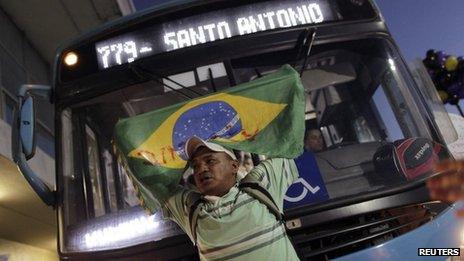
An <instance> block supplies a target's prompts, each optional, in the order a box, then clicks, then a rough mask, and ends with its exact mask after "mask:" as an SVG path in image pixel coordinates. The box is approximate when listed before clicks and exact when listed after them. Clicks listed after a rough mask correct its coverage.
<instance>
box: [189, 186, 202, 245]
mask: <svg viewBox="0 0 464 261" xmlns="http://www.w3.org/2000/svg"><path fill="white" fill-rule="evenodd" d="M204 201H205V199H204V198H203V196H202V195H201V194H200V193H198V192H191V193H190V194H189V195H188V196H187V200H186V206H187V209H188V211H189V212H188V213H189V225H190V233H191V235H192V239H193V244H194V245H197V221H198V216H199V214H200V208H199V207H198V206H199V205H200V204H201V203H203V202H204Z"/></svg>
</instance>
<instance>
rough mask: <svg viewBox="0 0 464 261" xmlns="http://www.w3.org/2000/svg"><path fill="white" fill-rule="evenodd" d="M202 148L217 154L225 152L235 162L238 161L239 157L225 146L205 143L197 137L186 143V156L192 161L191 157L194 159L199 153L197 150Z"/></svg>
mask: <svg viewBox="0 0 464 261" xmlns="http://www.w3.org/2000/svg"><path fill="white" fill-rule="evenodd" d="M202 146H205V147H207V148H208V149H210V150H212V151H215V152H224V153H226V154H227V155H229V156H230V157H231V158H232V159H233V160H237V157H236V156H235V154H234V153H233V152H232V151H230V150H228V149H226V148H224V147H223V146H221V145H219V144H216V143H212V142H208V141H204V140H202V139H200V138H198V137H196V136H193V137H192V138H190V139H188V140H187V142H186V143H185V155H187V158H188V159H189V160H191V158H190V157H192V156H193V155H194V153H195V151H197V149H198V148H200V147H202Z"/></svg>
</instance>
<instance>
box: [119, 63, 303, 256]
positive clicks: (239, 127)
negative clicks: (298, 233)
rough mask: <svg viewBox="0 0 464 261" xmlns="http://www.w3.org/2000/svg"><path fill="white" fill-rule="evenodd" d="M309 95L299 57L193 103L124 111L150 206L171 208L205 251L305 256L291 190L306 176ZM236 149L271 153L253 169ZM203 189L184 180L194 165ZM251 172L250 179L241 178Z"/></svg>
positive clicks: (127, 143) (126, 134)
mask: <svg viewBox="0 0 464 261" xmlns="http://www.w3.org/2000/svg"><path fill="white" fill-rule="evenodd" d="M304 108H305V99H304V91H303V86H302V84H301V82H300V78H299V75H298V73H297V72H296V71H295V70H293V69H292V68H291V67H290V66H284V67H282V68H281V69H280V70H278V71H277V72H275V73H273V74H270V75H268V76H264V77H262V78H259V79H257V80H254V81H251V82H248V83H245V84H242V85H240V86H236V87H234V88H230V89H229V90H228V91H226V92H223V93H215V94H212V95H209V96H206V97H201V98H198V99H195V100H192V101H189V102H186V103H183V104H178V105H173V106H170V107H168V108H164V109H161V110H158V111H155V112H149V113H146V114H142V115H138V116H135V117H132V118H129V119H124V120H121V121H120V122H119V123H118V124H117V126H116V143H117V147H118V149H119V151H120V152H121V153H120V154H121V160H122V161H123V162H124V163H125V166H126V167H127V169H128V170H129V173H130V176H131V178H132V180H133V184H134V186H135V188H136V190H137V192H138V196H139V198H140V200H141V203H142V206H144V207H145V208H146V209H147V210H148V211H150V212H152V213H153V212H155V211H157V210H160V209H161V210H163V214H164V216H165V217H167V218H170V219H172V220H174V221H175V222H176V223H177V224H179V225H180V227H181V228H182V229H183V230H184V231H185V232H186V233H187V235H189V237H190V238H191V240H192V242H193V243H194V244H196V245H197V247H198V250H199V255H200V258H201V259H202V260H298V256H297V254H296V252H295V250H294V248H293V246H292V244H291V242H290V240H289V238H288V236H287V235H286V231H285V226H284V223H283V218H282V212H283V199H284V195H285V192H286V191H287V188H288V187H289V186H290V185H291V184H292V183H293V181H294V180H296V179H297V177H298V170H297V169H296V166H295V163H294V162H293V160H292V159H293V158H295V157H297V156H298V155H300V154H301V152H302V150H303V136H304ZM231 149H237V150H243V151H247V152H251V153H257V154H263V155H266V156H268V157H269V159H267V160H265V161H263V162H261V164H259V165H258V166H256V167H255V168H254V169H253V170H252V171H251V172H250V173H248V175H247V176H246V177H245V178H243V177H241V176H240V175H238V170H239V163H238V161H237V158H236V156H235V155H234V153H233V152H232V151H231ZM188 166H189V167H190V169H193V180H194V183H195V184H194V185H195V187H196V188H195V189H187V188H184V187H181V186H179V185H178V184H179V180H180V179H181V177H182V175H183V173H184V172H185V170H186V169H187V167H188ZM241 178H243V180H241Z"/></svg>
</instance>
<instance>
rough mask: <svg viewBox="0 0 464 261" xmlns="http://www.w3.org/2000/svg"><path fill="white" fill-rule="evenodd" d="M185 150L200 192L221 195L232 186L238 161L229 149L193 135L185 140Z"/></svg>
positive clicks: (235, 177)
mask: <svg viewBox="0 0 464 261" xmlns="http://www.w3.org/2000/svg"><path fill="white" fill-rule="evenodd" d="M186 152H187V156H188V158H189V164H190V166H191V168H192V169H193V180H194V181H195V186H196V187H197V188H198V190H199V191H200V193H202V194H204V195H210V196H223V195H225V194H226V193H227V192H228V191H229V190H230V188H231V187H233V186H234V184H235V182H236V179H237V171H238V167H239V163H238V161H237V159H236V157H235V155H234V154H233V153H232V152H231V151H229V150H227V149H225V148H224V147H222V146H220V145H217V144H214V143H210V142H206V141H203V140H201V139H199V138H196V137H193V138H191V139H189V140H188V141H187V144H186Z"/></svg>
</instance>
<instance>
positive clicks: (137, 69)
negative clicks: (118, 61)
mask: <svg viewBox="0 0 464 261" xmlns="http://www.w3.org/2000/svg"><path fill="white" fill-rule="evenodd" d="M129 68H130V69H131V71H132V72H134V74H136V75H137V76H138V77H139V78H149V79H150V80H153V81H155V82H157V83H159V84H161V85H162V86H164V87H166V88H168V89H170V90H171V91H174V92H177V93H179V94H181V95H183V96H185V97H187V98H188V99H193V98H195V97H192V96H191V95H188V94H187V93H184V92H182V91H180V90H188V91H190V92H192V93H194V94H196V95H197V96H198V97H200V96H203V94H202V93H200V92H197V91H195V90H193V89H190V88H188V87H186V86H184V85H182V84H181V83H179V82H177V81H175V80H173V79H169V78H168V77H163V76H161V75H158V74H157V73H155V72H152V71H150V70H147V69H145V68H143V67H142V66H140V65H129ZM147 76H148V77H147ZM160 79H162V80H167V81H170V82H172V83H174V84H176V85H178V86H180V87H181V89H176V88H173V87H172V86H169V85H167V84H166V83H164V82H163V81H162V80H160Z"/></svg>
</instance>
